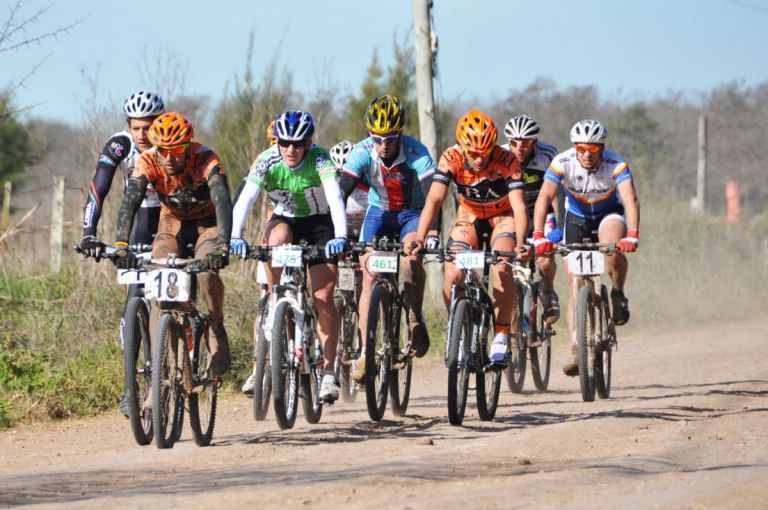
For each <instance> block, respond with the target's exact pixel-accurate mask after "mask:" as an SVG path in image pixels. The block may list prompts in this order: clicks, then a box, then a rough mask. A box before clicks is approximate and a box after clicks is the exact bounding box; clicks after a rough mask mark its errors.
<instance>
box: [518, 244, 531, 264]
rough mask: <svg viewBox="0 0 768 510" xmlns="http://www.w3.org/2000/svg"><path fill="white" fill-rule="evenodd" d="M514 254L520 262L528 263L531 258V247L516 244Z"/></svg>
mask: <svg viewBox="0 0 768 510" xmlns="http://www.w3.org/2000/svg"><path fill="white" fill-rule="evenodd" d="M515 253H517V257H518V258H519V259H520V260H521V261H522V262H528V260H529V259H530V258H531V245H529V244H518V245H517V246H515Z"/></svg>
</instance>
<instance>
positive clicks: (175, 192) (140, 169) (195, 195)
mask: <svg viewBox="0 0 768 510" xmlns="http://www.w3.org/2000/svg"><path fill="white" fill-rule="evenodd" d="M217 167H218V169H219V173H220V174H221V175H224V170H223V168H222V167H221V160H220V159H219V156H217V155H216V153H215V152H213V151H212V150H211V149H209V148H208V147H206V146H205V145H201V144H199V143H196V142H192V143H190V144H189V149H188V150H187V166H186V168H185V169H184V171H183V172H182V173H180V174H178V175H168V174H166V173H165V170H163V167H162V166H160V164H159V163H158V162H157V161H155V149H149V150H147V151H145V152H144V153H142V154H141V156H140V157H139V160H138V161H137V162H136V168H134V170H133V177H141V176H144V177H146V178H147V180H148V181H149V183H150V184H152V185H153V186H154V188H155V191H156V192H157V195H158V198H159V199H160V205H161V207H162V208H163V209H164V210H165V211H167V212H168V213H169V214H170V215H171V216H173V217H174V218H177V219H180V220H196V219H201V218H208V217H210V216H215V215H216V210H215V207H214V205H213V202H212V201H211V190H210V189H209V188H208V178H209V177H210V175H211V172H212V171H213V170H214V169H215V168H217Z"/></svg>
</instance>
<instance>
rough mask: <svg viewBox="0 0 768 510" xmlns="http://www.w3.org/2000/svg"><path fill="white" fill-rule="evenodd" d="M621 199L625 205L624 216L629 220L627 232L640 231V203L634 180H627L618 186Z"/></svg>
mask: <svg viewBox="0 0 768 510" xmlns="http://www.w3.org/2000/svg"><path fill="white" fill-rule="evenodd" d="M617 189H618V192H619V197H621V202H622V203H623V204H624V215H625V217H626V219H627V231H629V230H632V229H635V230H639V229H640V202H639V201H638V200H637V192H636V191H635V185H634V182H633V181H632V179H627V180H625V181H623V182H621V183H619V185H618V186H617Z"/></svg>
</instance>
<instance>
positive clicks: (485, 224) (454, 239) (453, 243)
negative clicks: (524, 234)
mask: <svg viewBox="0 0 768 510" xmlns="http://www.w3.org/2000/svg"><path fill="white" fill-rule="evenodd" d="M501 237H508V238H511V239H514V240H515V241H516V240H517V234H516V233H515V217H514V215H513V214H512V211H506V212H503V213H501V214H498V215H496V216H491V217H490V218H486V219H482V218H479V217H478V216H477V215H475V214H473V213H472V212H471V211H470V210H469V209H467V208H465V207H464V206H463V205H459V208H458V210H457V211H456V221H455V222H454V224H453V228H452V229H451V235H450V237H449V238H448V243H447V245H446V247H447V248H448V249H449V250H450V249H459V250H461V249H470V248H471V249H474V250H479V249H483V248H484V247H485V245H487V242H488V239H490V241H491V242H490V246H491V247H493V244H494V243H495V242H496V240H497V239H499V238H501ZM483 240H485V242H483Z"/></svg>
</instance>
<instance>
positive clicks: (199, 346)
mask: <svg viewBox="0 0 768 510" xmlns="http://www.w3.org/2000/svg"><path fill="white" fill-rule="evenodd" d="M203 325H204V326H205V329H204V330H203V329H202V328H201V326H203ZM209 334H210V329H209V326H208V324H207V323H204V322H203V321H199V320H197V321H194V322H193V326H192V335H193V338H194V340H195V341H194V350H193V356H192V370H193V374H192V377H193V380H194V384H195V386H194V389H193V391H192V393H190V395H189V426H190V427H191V428H192V436H193V437H194V438H195V444H197V446H208V445H209V444H211V439H213V428H214V426H215V425H216V400H217V394H218V391H217V390H218V387H219V384H218V380H216V379H211V378H210V377H209V372H208V365H209V364H210V361H211V353H210V351H209V350H208V341H209Z"/></svg>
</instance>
